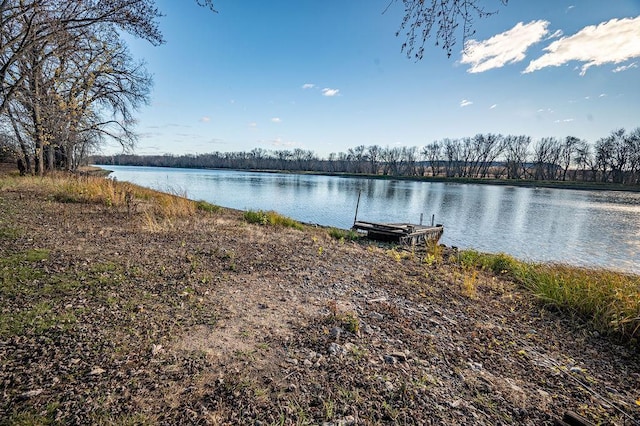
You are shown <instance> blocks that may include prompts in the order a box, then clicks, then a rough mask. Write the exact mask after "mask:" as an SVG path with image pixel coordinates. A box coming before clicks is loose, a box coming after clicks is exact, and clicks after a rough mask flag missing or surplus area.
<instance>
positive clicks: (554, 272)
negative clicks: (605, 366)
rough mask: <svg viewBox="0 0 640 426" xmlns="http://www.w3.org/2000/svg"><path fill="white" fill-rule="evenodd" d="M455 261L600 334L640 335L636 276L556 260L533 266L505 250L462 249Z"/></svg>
mask: <svg viewBox="0 0 640 426" xmlns="http://www.w3.org/2000/svg"><path fill="white" fill-rule="evenodd" d="M458 262H459V263H460V264H461V265H462V266H463V267H465V268H470V267H475V268H478V269H483V270H488V271H491V272H493V273H494V274H497V275H502V276H505V277H508V278H510V279H513V280H514V281H515V282H517V283H519V284H520V285H521V286H523V287H525V288H526V289H528V290H529V291H531V293H533V294H534V295H535V296H536V297H537V298H538V299H539V300H541V301H542V302H543V303H545V304H548V305H552V306H555V307H556V308H558V309H560V310H562V311H564V312H568V313H571V314H574V315H578V316H580V317H582V318H584V319H586V320H587V321H588V322H590V323H591V324H592V325H593V327H594V328H595V329H596V330H598V331H599V332H601V333H604V334H614V335H618V336H621V337H622V339H623V340H624V341H628V342H632V343H633V342H635V343H637V342H638V339H639V338H640V276H637V275H631V274H623V273H620V272H615V271H607V270H601V269H587V268H580V267H575V266H569V265H560V264H536V263H526V262H521V261H519V260H516V259H515V258H513V257H511V256H508V255H506V254H502V253H501V254H486V253H479V252H477V251H474V250H464V251H461V252H460V253H459V254H458Z"/></svg>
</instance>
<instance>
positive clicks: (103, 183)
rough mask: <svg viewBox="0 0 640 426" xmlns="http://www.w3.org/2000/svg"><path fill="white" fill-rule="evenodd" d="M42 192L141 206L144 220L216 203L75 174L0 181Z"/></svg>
mask: <svg viewBox="0 0 640 426" xmlns="http://www.w3.org/2000/svg"><path fill="white" fill-rule="evenodd" d="M17 188H20V189H21V190H31V191H37V192H45V193H48V194H52V195H51V196H52V198H53V199H54V200H56V201H59V202H63V203H89V204H101V205H104V206H106V207H113V208H116V209H126V210H127V211H128V212H129V213H133V212H134V210H136V209H137V208H139V207H143V208H144V212H145V215H146V217H147V219H148V220H152V221H154V220H155V219H156V218H155V217H158V218H162V219H166V218H177V217H187V216H191V215H193V214H194V213H195V212H196V211H197V210H202V211H207V212H214V213H215V212H217V211H218V209H216V208H215V207H216V206H213V205H212V204H208V203H204V202H195V201H192V200H189V199H187V198H185V197H184V196H180V195H178V194H167V193H163V192H159V191H154V190H152V189H147V188H143V187H140V186H137V185H134V184H131V183H128V182H118V181H115V180H112V179H106V178H103V177H95V176H77V175H69V174H65V173H55V174H50V175H47V176H45V177H37V176H24V177H19V176H10V177H8V178H6V179H3V181H2V182H1V183H0V189H9V190H11V189H17Z"/></svg>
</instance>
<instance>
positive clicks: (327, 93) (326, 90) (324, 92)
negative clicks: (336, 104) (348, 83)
mask: <svg viewBox="0 0 640 426" xmlns="http://www.w3.org/2000/svg"><path fill="white" fill-rule="evenodd" d="M339 92H340V89H330V88H328V87H325V88H324V89H322V96H338V93H339Z"/></svg>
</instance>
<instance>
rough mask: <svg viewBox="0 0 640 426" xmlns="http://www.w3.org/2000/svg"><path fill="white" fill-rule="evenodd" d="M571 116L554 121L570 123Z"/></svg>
mask: <svg viewBox="0 0 640 426" xmlns="http://www.w3.org/2000/svg"><path fill="white" fill-rule="evenodd" d="M572 121H573V118H565V119H564V120H556V121H554V123H571V122H572Z"/></svg>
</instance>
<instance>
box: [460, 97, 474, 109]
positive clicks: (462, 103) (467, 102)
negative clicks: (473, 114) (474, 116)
mask: <svg viewBox="0 0 640 426" xmlns="http://www.w3.org/2000/svg"><path fill="white" fill-rule="evenodd" d="M471 104H473V102H471V101H469V100H467V99H463V100H461V101H460V107H461V108H464V107H466V106H469V105H471Z"/></svg>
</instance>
